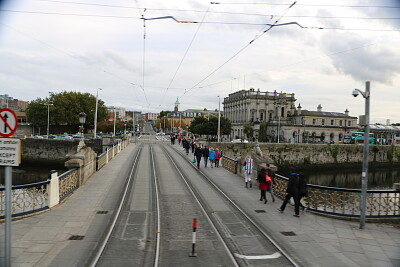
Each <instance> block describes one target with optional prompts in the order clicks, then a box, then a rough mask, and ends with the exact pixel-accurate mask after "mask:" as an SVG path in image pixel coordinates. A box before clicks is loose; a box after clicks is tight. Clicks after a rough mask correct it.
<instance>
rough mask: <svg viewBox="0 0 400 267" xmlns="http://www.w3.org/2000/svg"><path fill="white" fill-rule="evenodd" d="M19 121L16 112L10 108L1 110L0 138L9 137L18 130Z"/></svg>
mask: <svg viewBox="0 0 400 267" xmlns="http://www.w3.org/2000/svg"><path fill="white" fill-rule="evenodd" d="M17 125H18V119H17V115H15V113H14V111H12V110H11V109H8V108H3V109H0V136H3V137H9V136H11V135H13V134H14V133H15V131H16V130H17Z"/></svg>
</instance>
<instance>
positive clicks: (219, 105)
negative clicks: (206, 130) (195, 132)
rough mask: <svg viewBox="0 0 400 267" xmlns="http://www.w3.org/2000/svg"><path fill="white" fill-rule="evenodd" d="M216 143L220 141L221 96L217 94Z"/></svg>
mask: <svg viewBox="0 0 400 267" xmlns="http://www.w3.org/2000/svg"><path fill="white" fill-rule="evenodd" d="M217 135H218V143H219V142H221V97H220V96H218V130H217Z"/></svg>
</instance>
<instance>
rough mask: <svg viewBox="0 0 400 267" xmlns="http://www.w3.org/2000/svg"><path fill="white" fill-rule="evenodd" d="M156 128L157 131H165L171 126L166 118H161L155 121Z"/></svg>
mask: <svg viewBox="0 0 400 267" xmlns="http://www.w3.org/2000/svg"><path fill="white" fill-rule="evenodd" d="M164 125H165V129H164ZM156 127H157V128H158V129H163V131H164V132H165V131H167V129H171V124H170V123H169V121H168V118H167V117H166V116H164V117H161V118H159V119H157V121H156Z"/></svg>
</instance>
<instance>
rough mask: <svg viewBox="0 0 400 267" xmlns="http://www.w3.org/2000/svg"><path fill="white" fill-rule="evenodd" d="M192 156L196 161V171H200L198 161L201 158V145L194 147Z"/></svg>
mask: <svg viewBox="0 0 400 267" xmlns="http://www.w3.org/2000/svg"><path fill="white" fill-rule="evenodd" d="M194 156H195V157H196V161H197V169H200V161H201V157H202V156H203V149H202V147H201V144H197V145H196V148H195V149H194Z"/></svg>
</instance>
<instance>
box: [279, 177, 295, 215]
mask: <svg viewBox="0 0 400 267" xmlns="http://www.w3.org/2000/svg"><path fill="white" fill-rule="evenodd" d="M286 193H287V194H286V197H285V199H284V200H283V203H282V206H281V207H280V208H279V209H278V211H280V212H281V213H283V211H284V210H285V207H286V205H287V203H288V202H289V200H290V198H293V200H294V213H295V214H294V215H293V216H295V217H300V215H299V206H300V205H299V202H300V201H299V193H300V177H299V175H298V174H297V173H295V172H294V170H292V171H291V172H290V175H289V182H288V185H287V188H286Z"/></svg>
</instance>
